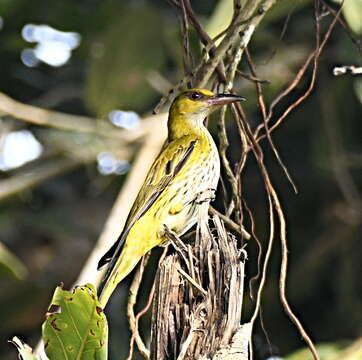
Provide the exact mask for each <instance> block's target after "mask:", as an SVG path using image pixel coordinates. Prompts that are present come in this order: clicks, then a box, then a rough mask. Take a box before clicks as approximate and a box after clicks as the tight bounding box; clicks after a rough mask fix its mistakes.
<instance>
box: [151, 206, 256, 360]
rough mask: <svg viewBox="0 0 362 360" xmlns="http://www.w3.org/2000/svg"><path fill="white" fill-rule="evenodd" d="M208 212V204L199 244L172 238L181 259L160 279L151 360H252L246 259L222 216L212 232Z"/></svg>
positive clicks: (166, 264)
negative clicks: (244, 313)
mask: <svg viewBox="0 0 362 360" xmlns="http://www.w3.org/2000/svg"><path fill="white" fill-rule="evenodd" d="M207 210H208V202H205V203H203V204H202V205H201V207H200V215H199V222H198V228H197V232H196V238H195V243H194V244H192V245H185V244H183V243H182V242H181V241H180V240H179V239H178V238H176V237H175V236H174V235H173V234H172V233H169V238H170V241H171V242H172V243H173V245H174V247H175V248H176V253H175V254H172V255H169V256H168V257H167V258H166V259H165V260H164V261H163V263H162V264H161V266H160V268H159V270H158V273H157V278H156V293H155V297H154V303H153V313H152V335H151V359H154V360H156V359H157V360H162V359H178V360H181V359H218V360H221V359H234V358H236V357H231V356H233V354H234V355H235V354H237V358H238V359H247V358H248V344H249V340H250V331H248V330H247V328H245V325H243V326H242V327H241V326H240V317H241V310H242V304H243V287H244V262H245V259H246V253H245V251H244V250H240V249H238V243H239V246H240V241H238V239H236V238H235V237H234V236H233V235H231V234H228V233H227V232H226V230H225V227H224V225H223V223H222V222H221V220H220V219H219V218H218V217H217V216H214V217H213V219H212V223H213V226H212V228H213V230H212V231H211V230H210V228H209V225H208V215H207ZM245 334H247V335H245Z"/></svg>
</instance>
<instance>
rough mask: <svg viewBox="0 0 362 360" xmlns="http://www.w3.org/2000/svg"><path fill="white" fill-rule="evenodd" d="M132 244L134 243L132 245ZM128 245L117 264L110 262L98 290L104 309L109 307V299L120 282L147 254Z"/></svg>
mask: <svg viewBox="0 0 362 360" xmlns="http://www.w3.org/2000/svg"><path fill="white" fill-rule="evenodd" d="M131 244H132V243H131ZM127 245H128V244H127V243H126V244H125V245H124V247H123V249H122V253H121V255H120V256H119V258H118V259H117V260H116V261H115V262H112V261H111V262H110V264H109V267H108V269H107V272H106V275H105V277H104V279H103V280H102V283H101V284H100V286H99V288H98V297H99V302H100V303H101V306H102V308H104V307H105V306H106V305H107V302H108V300H109V297H110V296H111V295H112V293H113V291H114V289H115V288H116V286H117V285H118V283H119V282H120V281H122V280H123V279H124V278H125V277H126V276H127V275H128V274H129V273H130V272H131V271H132V270H133V269H134V267H135V266H136V265H137V263H138V262H139V261H140V259H141V257H142V256H143V255H144V254H145V253H143V252H142V251H139V250H140V249H139V248H137V247H136V246H132V245H131V246H127Z"/></svg>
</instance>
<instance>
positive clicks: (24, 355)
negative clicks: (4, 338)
mask: <svg viewBox="0 0 362 360" xmlns="http://www.w3.org/2000/svg"><path fill="white" fill-rule="evenodd" d="M10 342H11V343H12V344H14V345H15V346H16V347H17V349H18V352H19V355H20V359H22V360H38V358H37V357H36V356H35V355H33V350H32V349H31V347H30V346H29V345H27V344H25V343H24V342H22V341H21V340H20V339H19V338H17V337H16V336H14V337H13V338H12V340H11V341H10Z"/></svg>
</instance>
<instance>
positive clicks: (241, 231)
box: [209, 206, 251, 240]
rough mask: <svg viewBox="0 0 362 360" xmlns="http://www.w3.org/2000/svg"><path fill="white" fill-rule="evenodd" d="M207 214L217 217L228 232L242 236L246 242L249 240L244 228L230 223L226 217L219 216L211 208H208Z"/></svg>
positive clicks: (219, 214)
mask: <svg viewBox="0 0 362 360" xmlns="http://www.w3.org/2000/svg"><path fill="white" fill-rule="evenodd" d="M209 213H210V214H211V215H217V216H218V217H219V218H220V219H221V220H222V221H223V222H224V223H225V225H226V226H227V227H228V228H229V229H230V230H233V231H235V232H237V233H238V234H240V235H242V236H243V238H244V239H246V240H250V239H251V235H250V234H249V233H248V232H247V231H246V230H245V229H244V227H243V226H242V225H238V224H237V223H235V222H234V221H232V220H231V219H230V218H229V217H227V216H226V215H224V214H221V212H219V211H217V210H216V209H215V208H213V207H212V206H210V207H209Z"/></svg>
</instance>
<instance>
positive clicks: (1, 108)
mask: <svg viewBox="0 0 362 360" xmlns="http://www.w3.org/2000/svg"><path fill="white" fill-rule="evenodd" d="M0 115H9V116H12V117H14V118H16V119H18V120H22V121H26V122H29V123H32V124H35V125H39V126H46V127H52V128H55V129H61V130H67V131H75V132H81V133H90V134H96V135H99V136H104V137H112V138H117V139H122V140H124V141H128V142H133V141H136V140H138V139H140V138H142V137H144V136H145V135H146V134H149V133H150V132H152V130H153V129H155V127H157V126H159V124H160V123H161V122H162V121H164V119H165V116H166V115H165V114H160V115H156V116H149V117H147V118H145V119H143V120H142V121H141V125H140V127H139V128H137V129H134V130H122V129H119V128H117V127H115V126H113V125H111V124H110V123H108V122H106V121H102V120H98V119H94V118H90V117H87V116H80V115H71V114H65V113H61V112H58V111H53V110H47V109H43V108H40V107H36V106H33V105H27V104H24V103H22V102H20V101H16V100H14V99H12V98H11V97H9V96H8V95H5V94H4V93H1V92H0Z"/></svg>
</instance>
